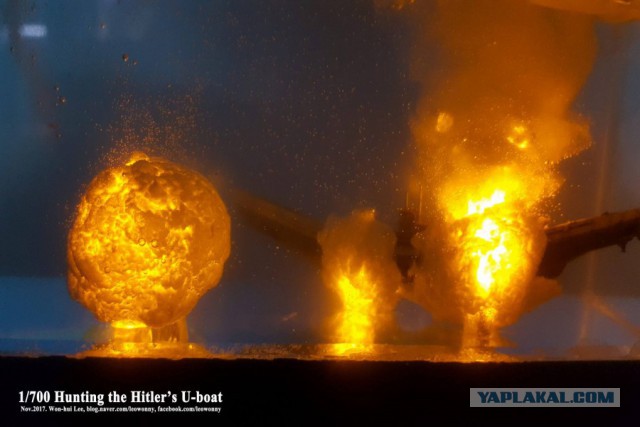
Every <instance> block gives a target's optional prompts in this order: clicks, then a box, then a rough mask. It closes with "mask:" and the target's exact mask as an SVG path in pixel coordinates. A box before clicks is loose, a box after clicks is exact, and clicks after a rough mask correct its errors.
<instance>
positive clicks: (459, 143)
mask: <svg viewBox="0 0 640 427" xmlns="http://www.w3.org/2000/svg"><path fill="white" fill-rule="evenodd" d="M426 3H429V4H426ZM407 6H410V7H407V9H408V10H411V11H412V13H413V15H412V16H415V17H416V18H418V19H420V20H421V22H420V24H421V25H422V26H421V27H420V28H423V29H424V33H423V34H422V36H421V37H420V38H419V39H418V40H416V47H417V49H416V60H415V61H414V64H413V65H414V67H413V70H412V71H413V72H414V75H415V77H416V78H417V79H418V80H419V81H421V82H422V83H424V87H425V88H430V89H431V90H430V91H429V92H428V93H425V96H423V97H422V99H421V101H420V102H419V103H418V105H417V108H416V114H415V116H414V118H413V120H412V123H411V125H412V132H413V135H414V139H415V142H416V144H417V146H418V153H419V163H418V168H419V169H418V174H417V177H416V178H417V179H416V181H418V182H419V185H416V184H414V187H416V188H430V189H432V190H431V192H430V193H429V194H427V195H426V206H424V207H421V208H422V209H421V211H422V212H426V215H427V217H428V218H427V222H426V226H427V228H426V229H425V231H424V232H422V233H421V234H420V235H419V236H417V237H416V239H415V241H414V244H415V246H417V247H419V249H420V250H421V253H423V254H425V256H424V259H423V260H422V261H421V263H420V264H419V265H418V266H417V268H416V269H415V271H414V272H413V274H414V275H415V278H416V279H415V286H414V288H413V289H409V290H406V291H405V292H406V293H407V297H408V298H410V299H412V300H414V301H416V302H418V303H419V304H421V305H423V306H424V307H425V308H427V309H428V310H429V311H430V312H431V313H432V315H433V317H434V319H435V320H436V322H446V323H456V324H459V325H462V328H463V334H462V340H463V342H462V344H463V347H467V348H472V347H475V348H479V347H491V346H495V345H497V344H499V337H498V330H499V328H501V327H504V326H506V325H508V324H511V323H513V322H515V321H516V320H517V319H518V317H519V316H520V315H521V314H522V313H523V311H524V310H526V309H529V308H532V305H533V304H539V303H541V302H543V301H545V300H546V299H548V298H549V297H551V296H552V295H553V294H555V293H556V289H557V284H555V283H553V282H550V281H541V280H539V279H537V278H536V277H535V276H536V271H537V267H538V264H539V262H540V260H541V258H542V255H543V253H544V248H545V245H546V236H545V234H544V219H543V215H544V208H543V206H544V203H545V202H547V201H549V200H550V199H551V198H552V197H553V196H555V195H556V194H557V192H558V189H559V188H560V186H561V184H562V177H561V176H560V174H559V173H558V171H557V165H558V164H559V163H560V162H561V161H562V160H564V159H566V158H568V157H571V156H573V155H575V154H577V153H579V152H580V151H581V150H583V149H585V148H586V147H588V145H589V132H588V127H587V126H586V124H585V123H583V122H581V121H580V120H578V119H576V118H575V117H574V116H573V115H572V114H571V112H570V107H571V104H572V102H573V100H574V98H575V96H576V94H577V93H578V91H579V89H580V87H581V86H582V84H583V83H584V81H585V80H586V78H587V76H588V75H589V72H590V70H591V66H592V63H593V59H594V57H595V37H594V31H593V21H592V19H591V18H589V17H586V16H580V15H577V14H568V13H563V12H558V11H552V10H548V9H545V8H541V7H538V6H534V5H532V4H530V3H529V2H526V1H513V0H447V1H443V2H435V3H433V2H424V3H420V2H415V4H413V5H409V4H407ZM434 36H435V38H436V39H437V43H438V44H437V46H438V53H437V55H441V58H440V57H438V60H439V61H440V63H441V64H443V65H444V66H443V67H442V68H440V69H437V70H436V75H435V77H436V79H435V80H434V71H433V68H434V67H432V66H431V64H432V61H425V60H424V52H425V51H427V49H431V51H433V39H434ZM534 294H536V295H535V298H534Z"/></svg>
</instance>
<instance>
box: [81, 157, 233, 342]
mask: <svg viewBox="0 0 640 427" xmlns="http://www.w3.org/2000/svg"><path fill="white" fill-rule="evenodd" d="M229 249H230V220H229V215H228V214H227V211H226V208H225V206H224V203H223V202H222V200H221V199H220V197H219V196H218V193H217V192H216V190H215V189H214V187H213V186H212V185H211V183H209V182H208V181H207V180H206V179H205V178H204V177H203V176H201V175H200V174H198V173H197V172H194V171H191V170H189V169H186V168H184V167H182V166H179V165H176V164H174V163H171V162H169V161H167V160H164V159H161V158H152V157H148V156H146V155H144V154H142V153H135V154H134V155H132V156H131V158H130V160H129V161H128V162H127V163H126V165H124V166H119V167H113V168H109V169H106V170H105V171H103V172H101V173H100V174H99V175H98V176H97V177H96V178H95V179H94V180H93V181H92V182H91V184H90V185H89V187H88V189H87V191H86V193H85V195H84V196H83V198H82V200H81V202H80V204H79V206H78V208H77V214H76V219H75V222H74V224H73V227H72V229H71V231H70V232H69V239H68V261H69V273H68V282H69V291H70V293H71V295H72V297H73V298H75V299H76V300H78V301H79V302H80V303H82V304H83V305H85V306H86V307H87V308H88V309H89V310H91V311H92V312H93V313H94V314H95V315H96V317H97V318H98V319H99V320H101V321H104V322H109V323H111V324H112V326H113V328H114V337H115V338H116V339H118V337H121V338H122V339H121V341H127V340H132V341H136V340H138V339H139V340H142V341H144V340H145V339H146V338H144V337H146V336H147V335H148V336H151V332H144V331H143V330H145V329H148V327H151V328H163V327H167V326H170V325H172V324H175V323H176V322H178V321H180V320H181V319H184V318H185V316H186V315H187V314H188V313H189V312H190V311H191V309H192V308H193V307H194V306H195V304H196V303H197V301H198V299H199V298H200V297H201V296H202V295H203V294H204V293H206V292H207V291H208V290H209V289H211V288H212V287H214V286H215V285H216V284H217V283H218V281H219V280H220V277H221V275H222V270H223V264H224V262H225V261H226V259H227V257H228V256H229ZM141 331H142V332H141ZM126 337H129V338H126ZM132 337H137V338H135V339H134V338H132ZM141 337H142V338H141Z"/></svg>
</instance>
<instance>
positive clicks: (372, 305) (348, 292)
mask: <svg viewBox="0 0 640 427" xmlns="http://www.w3.org/2000/svg"><path fill="white" fill-rule="evenodd" d="M318 241H319V243H320V245H321V246H322V272H323V279H324V282H325V284H326V285H327V287H329V288H330V289H331V290H333V291H334V292H335V293H336V294H337V296H338V298H339V300H340V310H339V313H338V314H337V316H336V317H335V319H336V323H335V324H334V325H332V335H333V340H334V342H336V343H339V344H337V345H336V346H335V350H336V351H337V353H339V354H345V353H348V352H353V351H359V352H362V351H368V350H369V347H370V345H371V344H373V343H374V342H375V341H376V339H377V338H378V337H379V336H380V335H381V334H383V333H384V331H385V329H386V328H389V327H390V325H391V324H392V321H393V310H394V308H395V306H396V303H397V302H398V299H399V296H398V294H397V292H396V289H397V287H398V285H399V284H400V281H401V277H400V273H399V272H398V269H397V267H396V266H395V264H394V263H393V251H394V246H395V234H394V233H393V231H392V230H391V229H389V228H388V227H387V226H385V225H384V224H382V223H380V222H378V221H376V220H375V214H374V212H373V211H371V210H364V211H356V212H354V213H353V214H352V215H351V216H349V217H346V218H337V217H331V218H330V219H329V220H328V221H327V224H326V225H325V228H324V229H323V230H322V232H321V233H320V234H319V235H318Z"/></svg>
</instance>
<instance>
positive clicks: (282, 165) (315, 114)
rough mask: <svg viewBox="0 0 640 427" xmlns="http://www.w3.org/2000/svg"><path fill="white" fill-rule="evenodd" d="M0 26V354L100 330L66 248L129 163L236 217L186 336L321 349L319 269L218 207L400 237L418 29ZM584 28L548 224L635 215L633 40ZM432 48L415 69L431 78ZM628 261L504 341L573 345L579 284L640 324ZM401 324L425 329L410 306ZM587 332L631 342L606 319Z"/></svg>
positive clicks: (340, 4)
mask: <svg viewBox="0 0 640 427" xmlns="http://www.w3.org/2000/svg"><path fill="white" fill-rule="evenodd" d="M0 13H1V16H0V76H2V78H1V79H0V340H4V341H3V342H5V341H6V340H10V339H11V340H30V339H31V340H33V339H44V338H45V337H46V338H47V339H53V340H73V339H80V338H82V337H83V336H85V337H87V338H88V339H91V333H90V328H92V327H95V324H96V321H94V320H92V316H91V314H90V313H88V312H87V311H86V310H85V309H83V308H82V307H81V306H80V305H79V304H76V303H75V302H73V301H71V299H70V297H69V296H68V293H67V290H66V284H65V275H66V235H67V232H68V230H69V227H70V224H71V221H72V220H73V215H74V209H75V206H76V204H77V203H78V201H79V199H80V196H81V194H82V192H83V189H84V188H85V187H86V185H87V184H88V183H89V181H90V180H91V179H92V177H93V176H95V175H96V174H97V173H98V172H99V171H100V170H102V169H103V168H105V167H107V166H109V165H111V164H113V163H114V162H116V161H118V160H119V159H122V158H123V156H125V155H126V154H127V153H129V152H130V151H133V150H136V149H141V150H144V151H147V152H149V153H150V154H155V155H162V156H165V157H168V158H170V159H172V160H174V161H176V162H179V163H183V164H186V165H189V166H191V167H193V168H194V169H196V170H198V171H200V172H201V173H203V174H204V175H205V176H207V177H208V178H209V179H211V181H212V182H214V184H215V185H216V187H217V188H218V190H219V191H220V193H221V195H222V197H223V198H224V199H225V201H226V202H227V206H228V208H229V211H230V215H231V219H232V224H233V225H232V254H231V257H230V259H229V260H228V262H227V264H226V266H225V273H224V275H223V278H222V280H221V282H220V284H219V285H218V287H216V288H214V289H213V290H212V291H210V292H209V293H208V294H207V295H205V296H204V297H203V298H202V300H201V301H200V303H199V304H198V306H197V307H196V309H195V310H194V312H193V313H192V315H191V316H190V318H189V319H190V326H191V328H192V329H193V331H192V339H193V340H195V341H204V342H208V343H220V342H240V343H262V342H266V343H281V342H294V343H306V342H318V341H322V340H323V339H324V338H325V337H324V336H323V331H322V325H323V324H324V322H325V321H326V319H327V318H328V317H329V316H331V314H332V313H333V311H334V309H335V308H336V304H337V301H336V299H335V296H333V295H332V294H331V292H330V291H329V290H328V289H327V288H325V287H324V286H323V284H322V282H321V279H320V274H319V269H318V266H317V265H315V264H313V263H311V262H309V261H308V260H307V259H305V258H304V257H301V256H299V255H298V254H296V253H295V252H294V251H292V250H290V249H289V248H287V247H285V246H282V245H280V244H278V243H277V242H274V241H272V240H271V239H269V238H268V237H265V236H263V235H262V234H260V233H258V232H256V231H255V230H253V229H251V228H249V227H248V226H246V225H245V224H244V223H243V222H242V220H241V219H240V217H239V216H238V215H237V212H235V209H234V207H233V205H232V203H231V193H232V192H233V191H234V190H235V189H238V188H241V189H244V190H246V191H249V192H250V193H253V194H255V195H257V196H260V197H264V198H266V199H269V200H271V201H273V202H275V203H277V204H280V205H283V206H286V207H289V208H291V209H294V210H296V211H298V212H299V213H301V214H304V215H308V216H311V217H314V218H316V219H318V220H320V221H324V220H325V219H326V218H327V217H328V216H329V215H331V214H338V215H346V214H348V213H349V212H351V210H353V209H356V208H375V209H376V212H377V217H378V218H379V219H380V220H382V221H384V222H386V223H387V224H389V225H391V226H395V222H396V221H397V212H398V209H399V208H401V207H403V206H404V204H405V196H406V189H407V186H408V177H409V175H410V174H411V168H412V165H413V163H412V162H413V160H414V156H415V148H414V147H413V143H412V136H411V131H410V129H409V122H410V120H411V118H412V115H413V114H414V112H415V107H416V103H417V101H418V97H419V96H420V94H421V88H420V87H419V84H418V83H417V82H416V81H413V80H412V79H411V70H410V68H411V60H412V55H415V52H414V51H413V49H412V46H413V43H414V37H415V34H416V32H417V31H418V30H417V29H416V25H430V23H429V22H428V20H427V21H426V22H421V23H420V24H418V23H417V22H416V21H415V20H411V19H408V15H409V14H410V13H411V10H409V8H405V9H404V10H402V11H397V10H395V9H393V8H385V7H376V6H375V5H374V4H373V3H372V2H371V1H369V0H362V1H333V0H332V1H326V0H323V1H320V0H317V1H305V2H298V1H290V0H279V1H231V0H228V1H213V2H211V1H191V2H172V1H153V2H151V1H140V2H128V1H116V0H92V1H83V2H80V1H71V0H63V1H57V2H51V1H27V2H24V1H11V0H5V1H0ZM594 19H595V18H594ZM597 32H598V44H599V51H598V57H597V59H596V63H595V66H594V69H593V71H592V74H591V76H590V78H589V80H588V81H587V84H586V85H585V87H584V88H583V90H582V92H581V94H580V95H579V97H578V99H577V100H576V102H575V105H574V110H575V111H576V112H578V113H579V114H581V115H582V116H583V117H584V118H585V119H586V120H588V122H589V123H590V126H591V131H592V137H593V145H592V147H591V148H590V149H589V150H588V151H586V152H584V153H582V154H580V155H579V156H577V157H575V158H572V159H570V160H568V161H567V162H565V163H564V164H563V166H562V170H563V174H564V176H565V178H566V183H565V185H564V187H563V189H562V190H561V192H560V194H559V196H558V199H557V207H556V208H554V209H553V211H552V212H551V213H550V215H551V217H552V223H558V222H563V221H566V220H570V219H575V218H581V217H589V216H595V215H599V214H601V213H603V212H606V211H610V212H612V211H618V210H625V209H632V208H638V207H640V168H638V166H637V162H638V160H640V144H638V141H637V138H638V135H640V101H639V100H640V82H639V81H638V78H637V76H638V75H640V37H638V36H639V28H638V26H637V24H615V25H614V24H608V23H598V24H597ZM435 51H436V46H434V49H433V51H431V50H428V49H425V51H424V61H425V62H426V63H428V64H430V66H432V67H434V69H437V67H439V64H438V61H437V55H436V54H435ZM427 191H428V190H427ZM638 259H640V244H638V242H632V243H631V244H629V247H628V250H627V253H626V254H624V255H623V254H620V250H619V249H616V248H609V249H606V250H603V251H600V252H599V253H598V254H597V256H596V257H595V258H588V257H585V258H583V259H580V260H577V261H575V262H574V263H572V264H570V265H569V267H568V268H567V270H566V271H565V273H563V275H562V276H561V277H560V278H559V280H560V283H561V285H562V287H563V289H564V290H565V293H566V295H568V296H565V297H563V298H559V299H558V300H556V301H552V302H550V303H548V304H547V305H545V306H543V307H541V308H540V309H539V310H538V311H536V312H534V313H531V314H530V315H528V316H525V318H523V320H522V321H521V323H520V324H518V325H516V326H514V327H513V328H512V331H511V334H512V336H513V339H514V341H516V342H518V343H519V344H521V343H523V342H525V343H529V344H528V347H527V345H522V347H525V348H532V346H534V345H539V346H551V347H553V346H558V345H564V344H566V343H567V342H575V340H576V336H577V330H578V323H579V322H580V321H581V320H580V319H581V311H582V305H581V303H580V301H579V299H578V298H577V297H576V295H580V293H581V292H582V290H583V289H585V287H587V286H590V289H592V290H593V292H595V293H596V294H598V295H602V296H604V297H607V298H609V300H610V302H611V303H612V304H617V305H616V307H617V308H618V309H620V310H622V311H623V312H625V313H633V312H636V313H637V312H638V310H637V306H638V303H637V298H638V294H639V293H640V287H639V286H638V285H640V283H639V282H640V263H638V262H637V260H638ZM589 282H590V283H591V284H588V283H589ZM634 301H635V305H633V304H634ZM634 307H635V308H634ZM398 319H399V322H400V324H401V326H403V327H405V328H406V329H408V330H418V329H420V328H421V327H422V326H424V325H426V324H428V322H429V316H428V314H426V313H424V312H422V310H421V309H420V308H419V307H416V306H412V305H411V304H409V303H402V304H401V306H400V308H399V313H398ZM637 321H640V319H638V318H637V315H636V323H637ZM559 325H563V326H562V327H561V326H559ZM550 327H552V328H556V329H557V331H558V332H556V333H555V334H552V336H550V337H547V336H546V335H545V331H547V332H548V331H549V328H550ZM593 330H594V332H593V334H594V336H596V337H598V336H600V337H614V338H615V339H614V342H627V343H628V342H629V341H631V342H632V341H633V339H634V338H633V337H632V336H630V335H629V332H628V331H624V330H622V329H621V328H620V327H618V326H616V325H615V324H614V323H612V322H611V321H610V320H607V319H599V318H597V317H596V318H594V320H593ZM86 334H88V335H86ZM612 339H613V338H612ZM571 340H572V341H571ZM616 340H617V341H616ZM625 340H626V341H625ZM604 341H606V339H605V340H604ZM532 343H535V344H532ZM7 345H8V344H5V347H6V346H7ZM12 345H14V347H10V348H11V349H14V350H15V349H16V348H17V349H20V345H21V344H12ZM23 345H24V346H26V345H27V344H23ZM15 346H17V347H15ZM7 348H8V347H7ZM52 351H55V350H52Z"/></svg>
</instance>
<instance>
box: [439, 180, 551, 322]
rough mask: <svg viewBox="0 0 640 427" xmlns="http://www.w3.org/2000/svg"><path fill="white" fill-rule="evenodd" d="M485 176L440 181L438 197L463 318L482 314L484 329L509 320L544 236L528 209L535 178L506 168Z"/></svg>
mask: <svg viewBox="0 0 640 427" xmlns="http://www.w3.org/2000/svg"><path fill="white" fill-rule="evenodd" d="M489 176H490V178H489V179H486V180H484V181H480V184H478V183H477V182H475V181H473V180H469V182H468V183H467V185H464V184H463V183H459V182H457V183H455V185H450V186H445V189H444V191H443V192H442V193H441V200H440V201H441V204H442V205H443V207H444V209H445V212H446V214H447V221H446V222H447V224H448V226H447V228H448V229H449V236H450V237H449V238H450V242H451V243H452V246H453V247H455V248H456V249H455V251H454V253H455V255H454V256H453V257H452V259H451V262H452V266H451V268H452V270H453V272H452V274H453V276H454V277H455V278H454V281H455V282H457V283H458V284H459V285H460V287H461V288H462V289H463V291H461V292H460V293H459V295H462V296H463V300H464V301H462V306H463V307H464V312H465V313H466V314H467V315H466V316H465V318H466V319H468V318H469V317H468V316H469V315H475V313H482V314H481V315H480V317H479V319H480V321H481V322H483V324H484V326H483V327H489V328H490V327H500V326H504V325H505V324H508V323H510V321H511V320H512V319H514V318H516V317H517V316H518V315H519V313H520V312H521V305H522V301H523V299H524V298H525V296H526V293H527V290H528V287H529V284H530V282H531V281H532V280H533V278H534V276H535V269H536V267H537V265H538V262H539V261H540V258H541V256H542V253H543V250H544V245H545V237H544V233H543V228H542V224H541V223H540V221H539V219H538V217H537V216H536V215H535V214H534V213H533V212H532V207H533V206H535V204H536V203H537V202H538V201H539V200H540V197H541V195H542V194H543V191H542V190H540V189H538V190H536V188H537V187H539V185H537V184H536V182H535V181H536V179H539V177H535V178H534V177H531V176H528V175H527V174H525V173H520V174H516V173H514V172H513V171H512V170H511V169H509V168H499V173H492V174H490V175H489ZM527 179H529V181H527ZM461 188H462V189H464V191H462V190H461ZM525 189H528V190H529V191H525ZM474 196H475V197H474Z"/></svg>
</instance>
